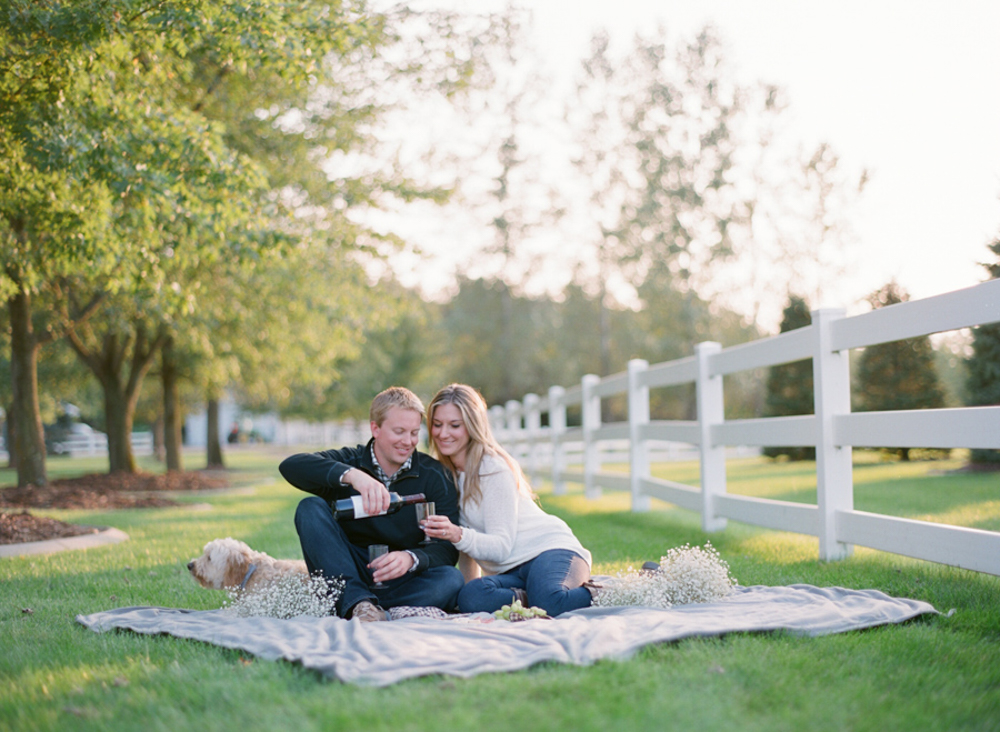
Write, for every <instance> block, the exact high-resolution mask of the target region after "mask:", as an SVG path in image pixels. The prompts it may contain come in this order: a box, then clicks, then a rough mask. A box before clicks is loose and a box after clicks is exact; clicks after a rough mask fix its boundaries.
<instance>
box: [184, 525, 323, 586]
mask: <svg viewBox="0 0 1000 732" xmlns="http://www.w3.org/2000/svg"><path fill="white" fill-rule="evenodd" d="M187 568H188V569H189V570H190V571H191V574H192V575H193V576H194V578H195V579H196V580H198V583H199V584H200V585H201V586H202V587H208V588H209V589H213V590H225V589H230V590H231V589H239V590H247V591H252V590H253V589H254V588H255V587H260V586H263V585H266V584H268V583H269V582H271V581H273V580H275V579H278V578H279V577H281V576H283V575H288V574H300V575H302V581H303V582H305V581H307V580H308V579H309V573H308V571H307V570H306V563H305V562H303V561H302V560H301V559H275V558H274V557H269V556H268V555H267V554H265V553H264V552H255V551H254V550H253V549H251V548H250V547H248V546H247V545H246V544H244V543H243V542H242V541H237V540H236V539H232V538H229V537H226V538H225V539H214V540H212V541H210V542H208V543H207V544H206V545H205V550H204V552H203V553H202V555H201V556H200V557H197V558H196V559H192V560H191V561H190V562H188V565H187Z"/></svg>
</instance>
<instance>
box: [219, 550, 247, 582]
mask: <svg viewBox="0 0 1000 732" xmlns="http://www.w3.org/2000/svg"><path fill="white" fill-rule="evenodd" d="M249 568H250V562H249V560H248V559H247V558H246V557H245V556H243V555H242V554H237V553H236V552H232V553H230V555H229V556H228V557H227V558H226V572H225V575H223V578H222V586H223V587H239V586H240V585H241V584H242V583H243V577H244V576H245V575H246V573H247V569H249Z"/></svg>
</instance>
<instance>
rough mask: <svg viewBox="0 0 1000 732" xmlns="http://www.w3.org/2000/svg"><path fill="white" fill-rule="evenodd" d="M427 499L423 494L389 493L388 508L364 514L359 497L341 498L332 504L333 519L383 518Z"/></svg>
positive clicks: (362, 504) (362, 502)
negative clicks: (379, 511) (402, 494)
mask: <svg viewBox="0 0 1000 732" xmlns="http://www.w3.org/2000/svg"><path fill="white" fill-rule="evenodd" d="M426 500H427V498H426V497H425V496H424V494H423V493H414V494H413V495H412V496H401V495H399V494H398V493H389V508H388V509H386V510H385V511H383V512H382V513H373V514H368V513H365V505H364V501H363V499H362V498H361V496H351V497H350V498H341V499H340V500H339V501H336V502H334V504H333V517H334V518H335V519H337V520H338V521H341V520H350V519H362V518H370V517H371V516H385V515H386V514H390V513H396V511H398V510H399V509H401V508H402V507H403V506H409V505H410V504H411V503H423V502H424V501H426Z"/></svg>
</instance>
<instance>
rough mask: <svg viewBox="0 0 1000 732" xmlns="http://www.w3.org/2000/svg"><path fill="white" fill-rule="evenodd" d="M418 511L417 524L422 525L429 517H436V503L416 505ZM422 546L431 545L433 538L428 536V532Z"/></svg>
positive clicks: (425, 533)
mask: <svg viewBox="0 0 1000 732" xmlns="http://www.w3.org/2000/svg"><path fill="white" fill-rule="evenodd" d="M416 509H417V523H418V524H421V523H423V522H424V520H426V518H427V517H428V516H433V515H434V501H426V502H424V503H418V504H417V505H416ZM420 543H421V544H430V543H431V537H429V536H427V532H426V531H425V532H424V540H423V541H422V542H420Z"/></svg>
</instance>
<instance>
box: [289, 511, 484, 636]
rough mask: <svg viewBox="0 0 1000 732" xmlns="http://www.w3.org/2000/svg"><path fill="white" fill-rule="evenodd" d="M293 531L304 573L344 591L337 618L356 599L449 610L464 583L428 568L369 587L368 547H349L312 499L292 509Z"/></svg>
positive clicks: (452, 571)
mask: <svg viewBox="0 0 1000 732" xmlns="http://www.w3.org/2000/svg"><path fill="white" fill-rule="evenodd" d="M295 530H296V531H298V532H299V543H300V544H301V545H302V557H303V558H304V559H305V560H306V567H307V568H308V569H309V573H310V574H312V575H316V574H319V573H322V575H323V576H324V577H339V578H340V579H342V580H343V581H344V589H343V591H342V592H341V594H340V599H339V600H338V601H337V615H339V616H340V617H346V615H347V613H348V612H349V611H350V610H351V608H353V607H354V606H355V605H357V604H358V603H359V602H361V601H362V600H368V601H369V602H372V603H374V604H376V605H380V606H381V607H383V608H390V607H398V606H400V605H418V606H429V607H439V608H441V609H442V610H445V611H448V612H451V611H454V610H455V598H456V596H457V595H458V591H459V589H461V587H462V584H463V583H464V582H465V580H464V579H463V578H462V573H461V572H460V571H459V570H458V568H457V567H430V568H428V569H425V570H423V571H421V570H419V569H418V570H417V571H416V572H414V573H412V574H404V575H403V576H402V577H398V578H397V579H394V580H387V581H384V582H383V583H382V584H383V585H385V587H383V588H380V589H376V588H374V587H372V585H373V584H374V580H373V579H372V573H371V570H370V569H368V567H367V564H368V547H363V546H355V545H354V544H352V543H351V542H350V541H348V539H347V535H346V534H345V533H344V530H343V529H342V528H341V526H340V524H339V523H337V520H336V519H334V518H333V511H332V510H331V508H330V504H328V503H327V502H326V501H324V500H323V499H322V498H318V497H316V496H312V497H310V498H305V499H303V500H302V501H300V502H299V506H298V508H297V509H296V510H295Z"/></svg>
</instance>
